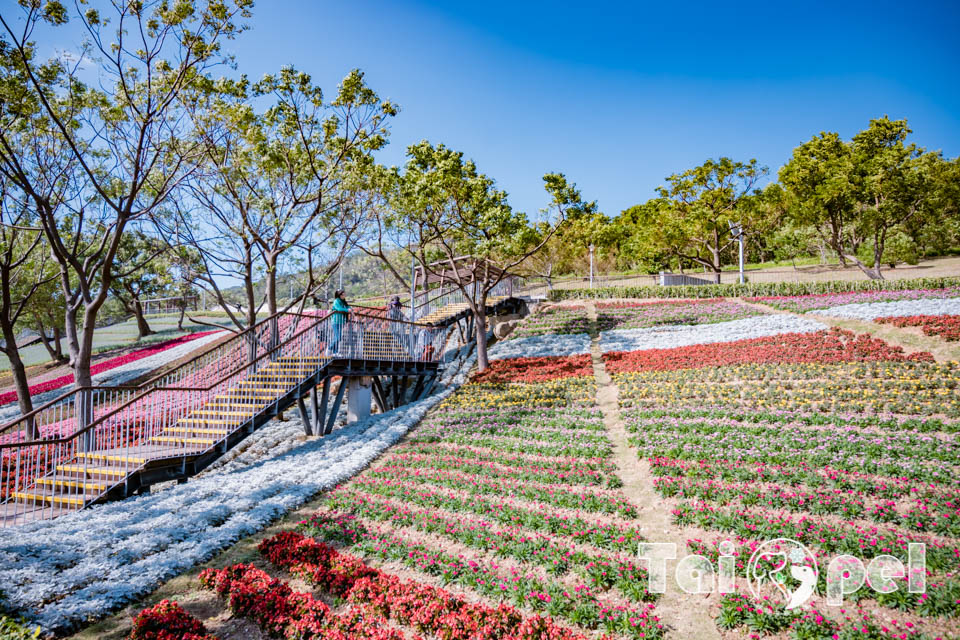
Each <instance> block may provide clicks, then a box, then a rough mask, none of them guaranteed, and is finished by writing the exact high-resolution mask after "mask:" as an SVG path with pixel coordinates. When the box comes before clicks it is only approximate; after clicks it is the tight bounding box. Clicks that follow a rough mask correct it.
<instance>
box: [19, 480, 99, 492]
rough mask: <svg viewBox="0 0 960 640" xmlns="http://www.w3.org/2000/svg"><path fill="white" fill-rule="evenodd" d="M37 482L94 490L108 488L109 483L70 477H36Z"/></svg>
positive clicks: (51, 485)
mask: <svg viewBox="0 0 960 640" xmlns="http://www.w3.org/2000/svg"><path fill="white" fill-rule="evenodd" d="M37 484H42V485H46V486H50V487H78V488H80V487H82V488H83V489H87V488H90V489H92V490H93V491H95V492H98V493H99V492H103V491H106V490H107V489H109V488H110V485H109V484H107V483H106V482H93V481H90V480H83V479H77V480H71V479H70V478H37Z"/></svg>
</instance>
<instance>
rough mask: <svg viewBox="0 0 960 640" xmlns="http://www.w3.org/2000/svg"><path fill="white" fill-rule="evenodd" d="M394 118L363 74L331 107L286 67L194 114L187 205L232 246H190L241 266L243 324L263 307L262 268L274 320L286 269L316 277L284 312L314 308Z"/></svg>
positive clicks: (223, 93) (356, 223)
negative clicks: (197, 168) (197, 158)
mask: <svg viewBox="0 0 960 640" xmlns="http://www.w3.org/2000/svg"><path fill="white" fill-rule="evenodd" d="M224 89H225V90H224ZM267 98H272V99H273V100H274V102H273V104H272V105H271V106H269V107H267V108H266V109H265V110H264V111H262V112H257V111H256V110H255V109H254V107H253V106H252V104H253V103H259V102H260V101H262V100H264V99H267ZM397 111H398V110H397V107H396V106H395V105H394V104H392V103H391V102H389V101H384V100H381V99H380V98H379V96H377V94H376V93H375V92H374V91H373V90H372V89H370V88H369V87H367V86H366V84H365V82H364V80H363V74H362V73H361V72H360V71H358V70H354V71H351V72H350V73H349V74H348V75H347V76H346V77H345V78H344V79H343V81H342V82H341V83H340V86H339V89H338V92H337V95H336V97H335V98H334V99H333V100H332V101H330V102H326V101H324V99H323V94H322V92H321V90H320V88H319V87H315V86H314V85H313V84H312V81H311V79H310V76H309V75H307V74H305V73H302V72H299V71H297V70H296V69H294V68H292V67H285V68H283V69H281V70H280V72H279V73H278V74H275V75H267V76H265V77H264V78H263V79H262V80H261V81H259V82H257V83H255V84H254V85H253V86H252V87H248V86H247V83H246V82H245V80H241V81H240V82H237V83H234V84H232V85H230V86H228V87H227V86H225V87H222V88H221V90H220V91H219V92H218V93H216V94H212V95H211V99H210V102H209V105H208V106H207V107H206V108H205V110H204V111H203V112H198V113H197V115H196V119H197V122H198V130H199V132H200V134H201V139H202V141H203V144H204V150H205V156H206V167H205V168H206V170H205V171H204V172H203V173H201V174H198V175H197V176H196V179H195V180H193V181H192V182H191V184H190V196H191V198H192V199H194V200H196V201H197V202H198V203H199V204H200V205H201V207H202V209H203V210H205V211H206V212H207V214H208V215H209V216H211V218H210V219H209V220H207V221H206V223H205V226H207V227H211V226H213V227H216V228H218V229H220V230H221V231H222V232H227V236H228V237H224V236H215V237H214V238H212V239H209V240H208V239H201V238H200V236H198V235H196V234H192V235H190V236H189V238H188V241H189V242H190V243H191V244H193V245H194V246H196V247H197V248H199V249H201V250H202V251H204V252H215V253H216V254H217V255H219V256H221V257H222V258H223V260H218V261H216V262H209V263H208V266H211V267H213V268H214V269H216V268H220V267H221V266H222V265H223V264H224V263H226V264H232V265H235V267H236V271H238V272H239V273H238V275H240V276H241V277H242V278H243V281H244V286H245V290H246V297H247V301H246V302H247V309H248V311H247V318H246V323H247V325H249V324H251V323H252V322H254V321H255V317H256V309H257V308H258V307H259V306H260V304H259V303H258V301H257V300H255V293H254V282H255V277H254V275H255V273H256V272H257V271H258V269H259V270H260V271H261V273H262V275H263V278H264V282H265V285H266V287H265V291H264V296H263V302H264V303H265V304H266V307H267V310H268V312H269V313H270V314H271V315H272V314H275V313H277V311H278V310H279V305H278V294H277V279H278V276H279V274H280V272H281V270H282V267H283V266H284V262H283V261H284V260H285V261H286V262H287V266H288V267H292V266H294V265H295V266H303V263H304V262H306V263H307V265H306V266H307V269H306V272H307V273H308V274H310V276H311V278H310V280H311V282H310V283H309V284H308V286H307V287H305V288H304V290H303V292H302V295H301V296H299V297H298V298H297V300H296V301H291V302H290V303H289V304H288V308H289V306H292V305H293V304H294V303H295V302H300V303H301V304H302V303H303V302H304V301H306V300H307V299H309V297H310V296H312V295H313V294H314V293H315V291H316V289H317V287H318V286H319V285H320V284H321V283H322V281H323V280H324V279H325V278H326V277H328V276H329V274H330V273H331V272H332V271H333V270H334V269H335V268H336V265H337V264H339V262H340V260H341V259H342V257H343V255H344V254H345V253H346V252H347V250H348V249H349V248H350V246H351V244H352V241H353V238H354V236H355V234H356V233H357V231H358V229H359V227H360V226H361V225H362V223H363V222H364V220H365V215H364V211H365V203H364V202H363V198H364V196H365V194H366V193H368V192H369V190H368V189H366V188H365V187H364V183H365V180H366V177H365V176H366V174H367V173H368V172H370V171H371V170H372V166H373V160H372V154H373V153H374V152H375V151H377V150H379V149H381V148H382V147H383V146H384V145H385V144H386V141H387V136H388V134H389V129H388V126H387V123H388V120H389V118H391V117H392V116H394V115H395V114H396V113H397ZM202 224H203V223H202ZM211 240H212V241H211ZM211 245H213V246H211ZM331 246H333V247H335V251H334V257H333V258H332V259H326V260H324V259H323V256H322V255H321V254H322V252H323V250H324V249H327V248H330V247H331ZM326 257H327V258H330V256H329V255H328V256H326ZM318 259H320V262H325V263H326V270H325V271H326V273H325V274H323V275H321V276H320V277H319V278H316V277H315V276H316V272H315V267H316V266H317V261H318ZM216 263H219V264H216ZM211 274H212V271H211V270H208V271H207V273H206V274H205V275H204V276H203V277H202V280H203V281H204V282H205V284H206V285H207V286H210V287H211V288H212V289H213V291H214V293H215V295H217V297H218V299H220V300H221V303H223V297H222V293H221V292H220V291H219V288H218V287H217V286H216V284H215V282H214V280H215V278H214V277H213V276H212V275H211ZM231 315H232V314H231ZM235 322H237V321H236V319H235ZM238 324H239V323H238Z"/></svg>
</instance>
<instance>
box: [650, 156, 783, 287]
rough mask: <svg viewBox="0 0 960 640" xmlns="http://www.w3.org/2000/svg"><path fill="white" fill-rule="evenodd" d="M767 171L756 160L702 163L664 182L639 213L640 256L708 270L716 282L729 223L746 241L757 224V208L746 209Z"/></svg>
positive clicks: (731, 238)
mask: <svg viewBox="0 0 960 640" xmlns="http://www.w3.org/2000/svg"><path fill="white" fill-rule="evenodd" d="M766 174H767V168H766V167H762V166H760V165H759V164H757V161H756V160H750V161H749V162H735V161H733V160H731V159H730V158H720V159H719V160H707V161H706V162H705V163H703V164H702V165H700V166H699V167H696V168H693V169H689V170H687V171H684V172H683V173H679V174H674V175H671V176H669V177H668V178H667V181H668V185H667V186H664V187H658V188H657V193H658V194H659V196H660V197H659V199H655V200H653V201H652V202H650V203H648V205H647V206H646V207H644V208H643V210H642V211H638V212H637V213H638V214H640V215H639V216H638V224H639V225H641V226H642V233H641V236H640V238H639V239H640V240H641V242H642V244H643V245H644V249H645V250H644V253H646V254H648V255H649V254H655V253H656V252H658V251H659V252H666V253H667V254H668V255H670V256H673V257H674V258H676V259H677V260H678V261H679V262H680V263H681V264H682V263H683V262H688V263H695V264H699V265H702V266H704V267H706V268H707V269H710V270H711V271H713V273H714V274H715V278H716V280H717V282H719V281H720V272H721V270H722V267H723V262H722V260H723V254H724V251H726V250H727V249H728V248H729V247H731V246H733V244H734V243H735V242H736V238H734V236H733V233H732V232H731V230H730V226H729V225H730V223H731V222H734V223H739V224H741V225H742V227H743V230H744V233H745V234H746V235H747V236H749V235H750V234H751V233H752V230H753V228H754V226H755V224H756V222H757V220H756V219H755V217H754V216H753V215H751V214H753V213H756V212H757V211H758V209H757V208H756V207H747V206H745V205H746V203H747V201H748V200H749V199H750V198H751V197H753V196H752V195H751V192H752V191H753V188H754V186H755V185H756V183H757V181H758V180H759V179H760V178H762V177H763V176H765V175H766Z"/></svg>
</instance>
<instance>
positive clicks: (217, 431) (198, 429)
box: [160, 427, 230, 436]
mask: <svg viewBox="0 0 960 640" xmlns="http://www.w3.org/2000/svg"><path fill="white" fill-rule="evenodd" d="M166 433H201V434H204V435H214V436H215V435H227V434H228V433H230V430H229V429H205V428H203V427H167V428H166V429H164V430H163V433H161V434H160V435H164V434H166Z"/></svg>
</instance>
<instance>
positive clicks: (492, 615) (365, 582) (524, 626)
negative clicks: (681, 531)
mask: <svg viewBox="0 0 960 640" xmlns="http://www.w3.org/2000/svg"><path fill="white" fill-rule="evenodd" d="M259 549H260V552H261V553H262V554H263V555H264V557H266V558H267V559H268V560H269V561H270V562H272V563H273V564H275V565H277V566H278V567H281V568H283V569H286V570H288V571H290V573H292V574H293V575H295V576H298V577H300V578H302V579H304V580H307V581H308V582H310V583H312V584H316V585H318V586H320V587H321V588H323V589H325V590H327V591H329V592H330V593H332V594H334V595H336V596H339V597H342V598H344V599H345V600H348V601H350V602H354V603H356V604H361V605H363V606H366V607H369V608H370V609H371V610H372V611H373V612H374V613H375V614H376V615H379V616H383V617H390V618H393V619H394V620H396V621H397V622H399V623H401V624H404V625H408V626H411V627H413V628H415V629H416V630H417V631H419V632H421V633H427V634H432V635H435V636H436V637H438V638H440V639H441V640H481V639H485V638H502V639H503V640H586V639H585V637H584V636H583V635H581V634H577V633H574V632H573V631H570V630H569V629H565V628H564V627H561V626H558V625H557V624H555V623H554V622H553V620H552V619H550V618H549V617H541V616H539V615H535V616H532V617H528V618H526V619H524V618H523V616H522V615H521V614H520V612H518V611H517V610H516V609H514V608H513V607H510V606H508V605H504V604H501V605H500V606H498V607H496V608H494V607H489V606H486V605H484V604H480V603H473V602H467V601H466V600H464V599H463V598H459V597H457V596H455V595H453V594H451V593H449V592H447V591H444V590H443V589H438V588H436V587H431V586H429V585H424V584H420V583H417V582H414V581H410V582H402V581H401V580H400V579H399V578H397V577H396V576H392V575H388V574H385V573H382V572H381V571H379V570H377V569H374V568H372V567H368V566H367V565H365V564H364V563H363V562H362V561H361V560H359V559H357V558H354V557H352V556H348V555H346V554H342V553H339V552H337V551H336V550H334V549H333V548H332V547H330V546H328V545H326V544H323V543H322V542H317V541H315V540H313V539H312V538H308V537H306V536H303V535H301V534H298V533H293V532H282V533H278V534H277V535H275V536H274V537H273V538H270V539H267V540H264V541H263V542H261V543H260V546H259Z"/></svg>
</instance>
